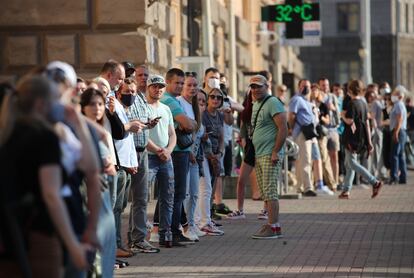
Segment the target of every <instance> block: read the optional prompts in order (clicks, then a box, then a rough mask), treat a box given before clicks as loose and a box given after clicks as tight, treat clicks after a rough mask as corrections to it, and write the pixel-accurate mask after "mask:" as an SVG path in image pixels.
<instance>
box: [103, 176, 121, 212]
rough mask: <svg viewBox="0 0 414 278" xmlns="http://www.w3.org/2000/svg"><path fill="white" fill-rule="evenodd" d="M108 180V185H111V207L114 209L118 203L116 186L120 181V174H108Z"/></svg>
mask: <svg viewBox="0 0 414 278" xmlns="http://www.w3.org/2000/svg"><path fill="white" fill-rule="evenodd" d="M106 180H107V182H108V187H109V199H110V200H111V207H112V209H114V207H115V203H116V195H117V190H116V186H117V183H118V175H115V176H109V175H106Z"/></svg>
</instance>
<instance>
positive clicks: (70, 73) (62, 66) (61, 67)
mask: <svg viewBox="0 0 414 278" xmlns="http://www.w3.org/2000/svg"><path fill="white" fill-rule="evenodd" d="M46 70H47V71H54V70H58V71H61V72H62V73H63V75H64V78H65V79H66V80H68V81H69V82H70V85H71V86H72V87H76V78H77V77H76V72H75V70H74V69H73V67H72V66H71V65H69V64H68V63H65V62H62V61H53V62H50V63H49V64H47V66H46Z"/></svg>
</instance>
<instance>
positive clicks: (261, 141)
mask: <svg viewBox="0 0 414 278" xmlns="http://www.w3.org/2000/svg"><path fill="white" fill-rule="evenodd" d="M265 99H266V97H265V98H263V100H261V101H260V102H259V101H255V102H254V104H253V112H252V121H251V123H252V125H254V120H255V118H256V114H257V110H259V108H260V106H261V102H262V101H264V100H265ZM283 112H285V107H284V106H283V103H282V102H281V101H280V100H279V99H277V98H275V97H270V99H268V100H267V101H266V102H265V104H264V105H263V107H262V109H260V111H259V115H258V116H257V122H256V127H255V129H254V134H253V145H254V148H255V151H256V157H260V156H264V155H270V154H272V150H273V147H274V146H275V139H276V134H277V132H278V129H277V126H276V125H275V123H274V121H273V117H274V116H275V115H276V114H279V113H283ZM282 150H283V148H282ZM282 150H281V152H283V151H282Z"/></svg>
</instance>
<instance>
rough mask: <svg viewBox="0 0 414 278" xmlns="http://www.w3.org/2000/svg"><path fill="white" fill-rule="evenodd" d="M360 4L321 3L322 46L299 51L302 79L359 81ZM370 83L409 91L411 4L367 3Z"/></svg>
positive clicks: (412, 76) (351, 0)
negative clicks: (303, 66) (368, 4)
mask: <svg viewBox="0 0 414 278" xmlns="http://www.w3.org/2000/svg"><path fill="white" fill-rule="evenodd" d="M362 1H365V0H320V1H319V2H320V7H321V20H322V45H321V46H320V47H302V48H301V53H300V58H301V60H302V61H303V63H304V64H305V76H307V77H309V78H311V79H312V80H316V79H317V78H319V77H321V76H326V77H328V78H329V79H330V80H332V81H336V82H340V83H344V82H347V81H348V80H349V79H351V78H361V76H362V68H363V62H362V58H363V55H364V52H363V51H362V48H363V47H362V40H361V35H362V28H361V27H362V24H363V19H364V15H363V12H362V9H361V6H362ZM370 3H371V20H370V22H371V53H372V55H371V60H372V79H373V81H374V82H377V83H380V82H383V81H388V82H389V83H390V84H392V85H394V86H395V85H396V84H403V85H405V86H406V87H407V88H408V89H409V90H411V91H414V0H371V1H370Z"/></svg>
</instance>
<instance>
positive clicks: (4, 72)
mask: <svg viewBox="0 0 414 278" xmlns="http://www.w3.org/2000/svg"><path fill="white" fill-rule="evenodd" d="M21 7H25V8H24V9H22V8H21ZM175 16H176V15H175V14H174V13H173V12H172V10H171V9H170V7H169V6H168V5H167V3H164V2H155V3H153V4H152V5H151V6H150V7H148V0H146V1H145V0H118V1H113V0H71V1H66V0H41V1H29V0H14V1H10V2H8V4H7V5H3V6H2V9H0V49H1V56H0V79H1V80H4V79H10V78H14V77H16V76H19V75H21V74H23V73H24V72H26V71H27V70H28V69H29V68H32V67H33V66H36V65H45V64H47V63H48V62H49V61H52V60H56V59H59V60H63V61H66V62H68V63H70V64H72V65H73V66H74V67H75V68H76V70H77V71H78V72H79V74H80V75H81V76H82V75H84V76H87V77H88V76H93V75H96V73H97V72H98V71H99V69H100V67H101V66H102V64H103V63H104V62H105V61H107V60H108V59H110V58H112V59H115V60H118V61H124V60H130V61H133V62H135V63H138V64H139V63H148V64H153V65H156V66H155V68H157V69H158V70H162V69H166V68H168V67H169V66H171V61H172V58H171V55H172V46H171V43H170V42H169V39H170V37H171V36H173V35H174V31H175V23H174V22H175V21H174V19H175Z"/></svg>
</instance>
